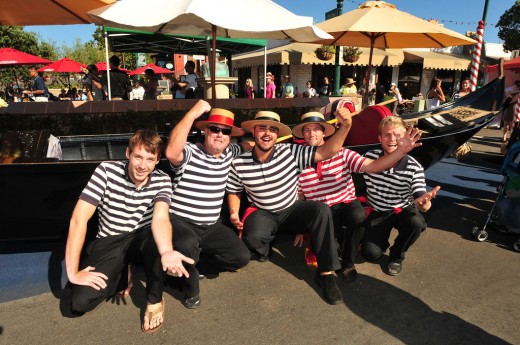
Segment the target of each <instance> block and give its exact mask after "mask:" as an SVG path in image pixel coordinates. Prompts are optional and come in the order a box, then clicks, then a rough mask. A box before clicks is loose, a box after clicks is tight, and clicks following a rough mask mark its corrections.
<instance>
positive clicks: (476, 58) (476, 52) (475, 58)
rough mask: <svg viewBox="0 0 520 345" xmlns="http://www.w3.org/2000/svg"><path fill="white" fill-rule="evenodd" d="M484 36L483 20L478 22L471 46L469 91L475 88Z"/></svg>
mask: <svg viewBox="0 0 520 345" xmlns="http://www.w3.org/2000/svg"><path fill="white" fill-rule="evenodd" d="M483 38H484V21H483V20H481V21H479V22H478V28H477V35H476V37H475V40H476V41H477V44H475V47H474V48H473V55H472V57H471V76H470V78H469V87H470V89H471V91H475V89H476V88H477V79H478V68H479V66H480V52H481V51H482V41H483Z"/></svg>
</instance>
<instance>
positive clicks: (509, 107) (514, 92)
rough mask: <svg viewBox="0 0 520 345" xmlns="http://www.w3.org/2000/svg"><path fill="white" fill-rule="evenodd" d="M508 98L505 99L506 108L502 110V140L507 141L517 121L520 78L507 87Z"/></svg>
mask: <svg viewBox="0 0 520 345" xmlns="http://www.w3.org/2000/svg"><path fill="white" fill-rule="evenodd" d="M505 93H506V100H505V101H504V108H505V109H504V110H503V111H502V114H503V115H502V121H503V122H504V125H503V127H502V131H503V136H502V142H504V143H506V142H507V141H508V140H509V137H510V136H511V132H512V131H513V127H514V121H515V106H516V103H517V100H518V97H519V95H520V80H517V81H515V85H513V86H510V87H507V88H506V89H505Z"/></svg>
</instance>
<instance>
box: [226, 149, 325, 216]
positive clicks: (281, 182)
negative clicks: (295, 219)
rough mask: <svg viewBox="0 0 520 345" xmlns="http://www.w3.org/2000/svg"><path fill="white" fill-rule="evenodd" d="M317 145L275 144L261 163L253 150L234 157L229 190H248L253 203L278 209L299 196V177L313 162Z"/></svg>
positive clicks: (256, 205)
mask: <svg viewBox="0 0 520 345" xmlns="http://www.w3.org/2000/svg"><path fill="white" fill-rule="evenodd" d="M316 149H317V147H314V146H304V145H298V144H276V145H275V146H274V149H273V151H272V152H271V154H270V156H269V158H268V159H267V160H266V161H265V162H264V163H260V162H259V161H257V160H256V159H255V158H254V157H253V151H249V152H246V153H244V154H243V155H241V156H239V157H237V158H235V159H234V160H233V163H232V164H231V171H230V173H229V180H228V185H227V192H228V193H234V194H236V193H240V192H241V191H242V190H244V189H245V191H246V192H247V196H248V198H249V201H251V202H252V204H253V206H255V207H257V208H260V209H263V210H265V211H269V212H279V211H282V210H284V209H286V208H287V207H289V206H291V205H292V204H293V203H294V202H295V201H296V200H297V199H298V176H299V174H300V172H301V171H302V170H303V169H305V168H306V167H307V166H309V165H311V164H312V163H313V162H314V155H315V153H316Z"/></svg>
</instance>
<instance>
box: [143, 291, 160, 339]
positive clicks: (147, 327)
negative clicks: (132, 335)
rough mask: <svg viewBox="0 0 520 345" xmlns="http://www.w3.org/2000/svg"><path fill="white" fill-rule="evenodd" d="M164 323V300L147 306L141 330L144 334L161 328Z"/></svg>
mask: <svg viewBox="0 0 520 345" xmlns="http://www.w3.org/2000/svg"><path fill="white" fill-rule="evenodd" d="M163 322H164V298H163V299H162V301H161V302H160V303H155V304H147V305H146V311H145V313H144V318H143V324H142V325H141V329H142V330H143V332H145V333H152V332H155V331H157V330H158V329H159V328H161V326H162V324H163Z"/></svg>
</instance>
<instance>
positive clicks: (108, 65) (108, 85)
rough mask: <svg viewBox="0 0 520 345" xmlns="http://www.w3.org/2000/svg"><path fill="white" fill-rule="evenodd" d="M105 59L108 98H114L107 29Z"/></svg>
mask: <svg viewBox="0 0 520 345" xmlns="http://www.w3.org/2000/svg"><path fill="white" fill-rule="evenodd" d="M105 59H106V62H107V88H108V90H107V92H108V100H109V101H111V100H112V92H111V91H110V64H109V63H108V33H107V31H106V30H105Z"/></svg>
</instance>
